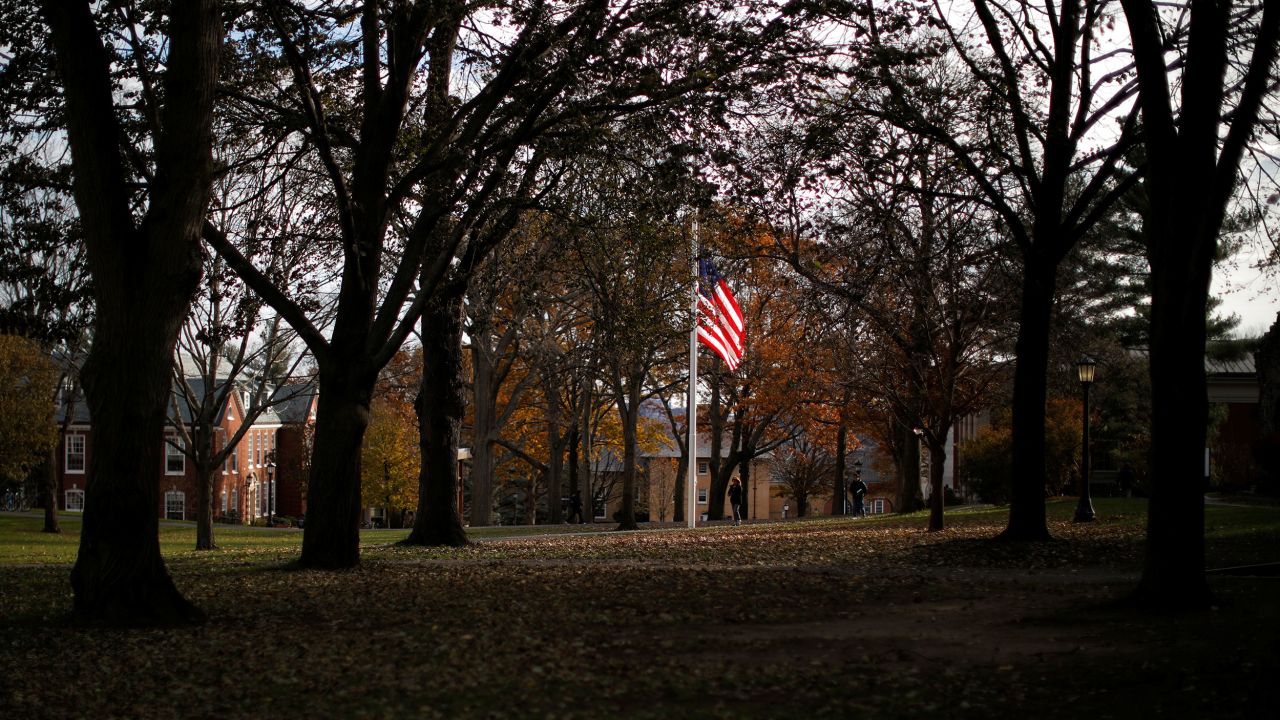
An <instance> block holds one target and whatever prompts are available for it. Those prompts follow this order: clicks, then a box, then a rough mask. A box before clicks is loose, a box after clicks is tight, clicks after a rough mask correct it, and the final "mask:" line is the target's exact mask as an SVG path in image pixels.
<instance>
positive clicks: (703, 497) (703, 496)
mask: <svg viewBox="0 0 1280 720" xmlns="http://www.w3.org/2000/svg"><path fill="white" fill-rule="evenodd" d="M698 504H699V505H706V504H707V489H706V488H698Z"/></svg>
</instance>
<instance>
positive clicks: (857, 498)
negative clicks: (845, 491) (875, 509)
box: [849, 475, 867, 517]
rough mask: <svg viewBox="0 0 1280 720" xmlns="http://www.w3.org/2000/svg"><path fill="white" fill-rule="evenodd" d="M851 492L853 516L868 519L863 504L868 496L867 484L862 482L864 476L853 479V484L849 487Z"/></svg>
mask: <svg viewBox="0 0 1280 720" xmlns="http://www.w3.org/2000/svg"><path fill="white" fill-rule="evenodd" d="M849 492H850V493H852V494H853V516H854V517H866V515H867V510H866V507H864V506H863V504H862V499H863V498H864V497H866V495H867V484H866V483H865V482H863V481H862V475H858V476H857V477H855V478H854V479H853V483H852V484H850V485H849Z"/></svg>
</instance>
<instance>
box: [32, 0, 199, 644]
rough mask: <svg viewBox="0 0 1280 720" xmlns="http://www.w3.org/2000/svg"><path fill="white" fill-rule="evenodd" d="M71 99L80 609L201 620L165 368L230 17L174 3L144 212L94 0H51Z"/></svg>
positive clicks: (181, 299)
mask: <svg viewBox="0 0 1280 720" xmlns="http://www.w3.org/2000/svg"><path fill="white" fill-rule="evenodd" d="M42 11H43V14H44V16H45V19H46V21H47V22H48V25H49V28H50V30H51V36H52V39H53V45H54V48H55V50H56V52H57V56H58V64H59V69H60V75H61V79H62V81H63V87H64V96H65V100H66V114H65V118H66V121H67V139H68V143H69V145H70V147H71V155H72V167H73V172H74V190H75V197H76V205H77V207H78V208H79V210H80V217H81V219H82V221H83V224H84V226H85V228H86V231H85V246H86V250H87V255H88V261H89V267H90V269H91V272H92V274H93V283H94V295H95V300H96V308H97V313H96V316H95V320H94V333H93V338H94V341H93V347H92V348H91V350H90V352H89V356H88V359H87V360H86V362H85V365H84V369H83V371H82V374H81V379H82V382H83V385H84V388H85V396H86V398H87V400H88V406H89V412H90V417H91V418H92V420H93V431H94V451H93V453H92V455H91V457H90V462H89V476H90V477H92V478H93V482H91V483H89V484H88V487H87V489H86V493H85V513H84V521H83V525H82V529H81V534H80V551H79V554H78V555H77V556H76V563H75V567H74V568H73V569H72V571H71V586H72V589H73V591H74V593H75V601H74V613H75V615H76V616H78V618H79V619H80V620H82V621H86V622H90V623H107V624H148V625H153V624H161V625H163V624H180V623H193V622H199V621H201V620H203V619H204V615H203V613H201V612H200V610H198V609H197V608H196V607H194V606H193V605H192V604H191V603H189V602H188V601H187V600H186V599H185V598H183V597H182V595H181V593H179V592H178V590H177V588H176V587H175V586H174V584H173V580H172V579H171V578H170V577H169V573H168V570H167V569H166V568H165V564H164V560H163V558H162V557H161V555H160V543H159V536H158V531H159V509H160V508H159V487H158V484H157V478H156V473H157V470H158V468H160V467H161V466H162V465H161V462H162V460H163V447H162V442H161V439H162V438H163V437H164V427H165V414H166V413H165V410H166V407H167V404H168V401H169V392H170V375H169V373H170V366H171V363H172V358H173V350H174V346H175V345H176V343H177V337H178V332H179V330H180V328H181V325H182V322H183V320H184V319H185V317H186V314H187V310H188V308H189V307H190V304H191V300H192V298H193V297H194V295H195V290H196V287H197V284H198V282H199V279H200V268H201V261H200V229H201V226H202V224H203V220H204V213H205V209H206V206H207V204H208V198H209V188H210V183H211V177H212V155H211V150H210V148H211V137H212V131H211V128H212V117H213V116H212V109H213V99H214V90H215V80H216V78H217V67H218V53H219V50H220V47H221V40H222V36H223V25H222V20H221V18H220V12H219V6H218V3H216V2H214V1H212V0H205V1H204V2H196V1H193V2H189V3H175V4H173V6H172V8H171V11H170V16H169V18H168V35H169V38H168V40H169V45H168V49H169V53H168V57H167V65H166V69H165V71H164V78H163V85H164V93H163V94H164V98H165V105H164V106H163V107H162V108H158V109H156V112H157V116H158V117H157V126H158V128H159V132H158V133H157V134H156V135H155V136H154V138H153V144H154V150H155V171H154V177H153V179H152V181H151V183H150V187H149V195H148V198H147V200H148V202H147V209H146V216H145V218H144V219H143V221H142V222H141V223H140V224H136V223H135V219H134V217H133V207H134V205H135V199H134V198H132V197H130V192H131V191H130V190H129V189H127V187H126V185H127V181H126V178H127V177H128V176H127V174H126V173H125V171H124V160H123V158H122V156H121V150H120V146H121V143H122V141H123V140H124V137H125V136H124V134H123V132H122V131H121V128H120V126H119V123H118V122H117V120H116V115H115V108H114V99H113V90H114V84H113V83H114V81H113V79H112V77H111V72H112V66H111V61H110V59H109V57H108V55H107V53H106V51H105V49H104V47H103V44H102V40H101V38H100V36H99V34H98V28H97V25H96V22H95V19H94V17H93V14H92V13H93V10H92V7H91V6H90V5H88V4H85V3H79V4H77V3H61V2H53V1H52V0H46V1H45V2H43V3H42Z"/></svg>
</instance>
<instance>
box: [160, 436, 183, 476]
mask: <svg viewBox="0 0 1280 720" xmlns="http://www.w3.org/2000/svg"><path fill="white" fill-rule="evenodd" d="M174 443H176V444H177V446H176V447H175V446H174ZM184 450H185V446H184V445H183V443H182V438H181V437H179V436H178V434H177V433H165V436H164V474H165V475H186V474H187V453H186V452H184ZM175 458H176V459H178V460H181V461H182V467H181V468H178V469H176V470H175V469H174V468H173V466H172V463H171V461H172V460H174V459H175Z"/></svg>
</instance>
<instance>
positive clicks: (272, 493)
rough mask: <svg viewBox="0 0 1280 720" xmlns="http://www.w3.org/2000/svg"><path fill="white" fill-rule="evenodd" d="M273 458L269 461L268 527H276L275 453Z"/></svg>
mask: <svg viewBox="0 0 1280 720" xmlns="http://www.w3.org/2000/svg"><path fill="white" fill-rule="evenodd" d="M271 455H272V456H273V457H269V458H268V459H267V527H275V524H274V520H275V518H274V517H273V516H274V515H275V509H276V460H275V457H274V455H275V451H272V452H271Z"/></svg>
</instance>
